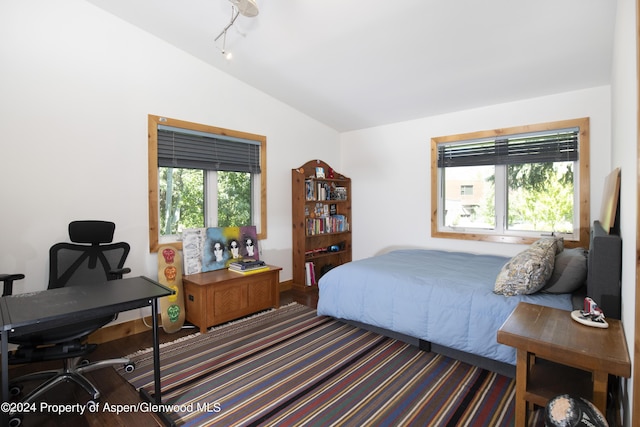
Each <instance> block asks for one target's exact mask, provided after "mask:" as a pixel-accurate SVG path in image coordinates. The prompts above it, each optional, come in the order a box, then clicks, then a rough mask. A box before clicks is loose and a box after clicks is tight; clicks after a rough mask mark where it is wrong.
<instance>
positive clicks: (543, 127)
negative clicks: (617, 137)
mask: <svg viewBox="0 0 640 427" xmlns="http://www.w3.org/2000/svg"><path fill="white" fill-rule="evenodd" d="M571 127H579V128H580V142H579V153H580V160H579V165H580V171H579V175H580V177H579V185H580V200H579V205H580V217H579V228H580V229H579V232H578V236H579V237H578V240H570V241H568V240H566V241H565V246H566V247H584V248H588V247H589V230H590V227H591V223H590V218H591V217H590V200H589V199H590V177H589V172H590V170H591V168H590V160H589V158H590V157H589V134H590V131H589V118H588V117H585V118H580V119H571V120H562V121H557V122H549V123H539V124H535V125H525V126H516V127H511V128H503V129H493V130H485V131H478V132H471V133H465V134H458V135H449V136H441V137H436V138H432V139H431V236H432V237H438V238H445V239H461V240H478V241H485V242H500V243H520V244H531V243H533V242H534V241H536V240H537V239H538V238H536V237H530V236H529V237H524V236H514V235H504V234H502V235H501V234H481V233H458V232H450V231H440V230H438V201H439V200H438V145H439V144H444V143H451V142H456V141H465V140H473V139H483V138H492V137H496V136H504V135H513V134H523V133H530V132H539V131H547V130H554V129H565V128H571Z"/></svg>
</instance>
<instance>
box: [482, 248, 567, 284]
mask: <svg viewBox="0 0 640 427" xmlns="http://www.w3.org/2000/svg"><path fill="white" fill-rule="evenodd" d="M562 247H563V246H562V244H561V243H560V242H559V241H558V239H555V238H553V237H548V238H543V239H540V240H538V241H536V242H534V243H533V244H532V245H531V246H530V247H529V248H528V249H526V250H524V251H522V252H520V253H519V254H518V255H516V256H514V257H513V258H511V259H510V260H509V261H508V262H507V263H506V264H505V265H504V266H503V267H502V270H500V273H498V277H497V278H496V284H495V287H494V289H493V292H494V293H496V294H500V295H505V296H513V295H525V294H533V293H536V292H538V291H539V290H540V289H542V288H543V287H544V285H545V284H546V283H547V280H549V278H550V277H551V274H552V273H553V265H554V262H555V256H556V252H557V251H561V250H562V249H561V248H562Z"/></svg>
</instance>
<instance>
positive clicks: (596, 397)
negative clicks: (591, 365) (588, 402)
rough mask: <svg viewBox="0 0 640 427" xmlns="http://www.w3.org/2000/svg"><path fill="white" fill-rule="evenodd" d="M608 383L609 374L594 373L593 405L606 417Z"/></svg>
mask: <svg viewBox="0 0 640 427" xmlns="http://www.w3.org/2000/svg"><path fill="white" fill-rule="evenodd" d="M608 382H609V374H607V373H606V372H602V371H595V372H594V373H593V404H594V405H595V406H596V408H598V409H599V410H600V412H602V414H603V415H604V416H606V414H607V388H608Z"/></svg>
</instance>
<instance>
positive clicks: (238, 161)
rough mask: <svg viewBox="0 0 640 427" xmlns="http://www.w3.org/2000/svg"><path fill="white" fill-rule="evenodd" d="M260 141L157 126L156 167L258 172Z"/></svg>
mask: <svg viewBox="0 0 640 427" xmlns="http://www.w3.org/2000/svg"><path fill="white" fill-rule="evenodd" d="M260 147H261V145H260V141H253V140H249V139H243V138H235V137H231V136H227V135H218V134H212V133H207V132H198V131H191V130H187V129H181V128H176V127H172V126H164V125H159V126H158V166H160V167H172V168H183V169H204V170H212V171H227V172H249V173H260Z"/></svg>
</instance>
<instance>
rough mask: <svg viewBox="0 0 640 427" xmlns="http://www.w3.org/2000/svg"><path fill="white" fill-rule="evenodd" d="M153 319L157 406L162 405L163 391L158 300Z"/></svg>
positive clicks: (153, 311)
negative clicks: (161, 383) (161, 385)
mask: <svg viewBox="0 0 640 427" xmlns="http://www.w3.org/2000/svg"><path fill="white" fill-rule="evenodd" d="M151 319H152V324H153V381H154V386H155V390H154V391H155V393H154V400H155V403H156V404H161V403H162V395H161V393H162V391H161V387H160V344H159V341H160V340H159V338H158V299H157V298H154V299H153V300H152V301H151Z"/></svg>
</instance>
